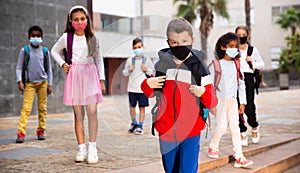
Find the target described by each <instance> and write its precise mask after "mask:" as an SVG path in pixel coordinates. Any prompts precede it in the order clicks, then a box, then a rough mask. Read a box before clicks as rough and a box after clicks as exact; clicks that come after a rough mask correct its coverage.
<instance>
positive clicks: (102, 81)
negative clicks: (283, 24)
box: [100, 80, 106, 94]
mask: <svg viewBox="0 0 300 173" xmlns="http://www.w3.org/2000/svg"><path fill="white" fill-rule="evenodd" d="M100 86H101V90H102V94H103V93H104V92H105V90H106V88H105V81H104V80H100Z"/></svg>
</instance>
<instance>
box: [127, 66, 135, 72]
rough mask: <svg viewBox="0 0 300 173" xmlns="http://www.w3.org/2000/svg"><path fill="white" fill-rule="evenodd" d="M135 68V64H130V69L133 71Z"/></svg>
mask: <svg viewBox="0 0 300 173" xmlns="http://www.w3.org/2000/svg"><path fill="white" fill-rule="evenodd" d="M134 69H135V66H134V65H130V66H129V69H128V70H129V72H130V73H131V72H132V71H133V70H134Z"/></svg>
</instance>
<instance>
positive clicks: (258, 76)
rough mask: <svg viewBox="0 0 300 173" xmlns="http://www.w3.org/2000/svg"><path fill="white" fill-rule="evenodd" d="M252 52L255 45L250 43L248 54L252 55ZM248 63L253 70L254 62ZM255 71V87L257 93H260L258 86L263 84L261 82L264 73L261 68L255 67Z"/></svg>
mask: <svg viewBox="0 0 300 173" xmlns="http://www.w3.org/2000/svg"><path fill="white" fill-rule="evenodd" d="M252 53H253V46H251V45H250V44H249V46H248V50H247V56H251V55H252ZM248 65H249V67H250V68H251V69H252V70H253V65H252V63H251V62H248ZM253 71H254V72H253V76H254V88H255V90H256V94H258V88H259V86H260V84H261V82H262V76H263V74H262V72H261V70H259V69H257V68H256V69H254V70H253Z"/></svg>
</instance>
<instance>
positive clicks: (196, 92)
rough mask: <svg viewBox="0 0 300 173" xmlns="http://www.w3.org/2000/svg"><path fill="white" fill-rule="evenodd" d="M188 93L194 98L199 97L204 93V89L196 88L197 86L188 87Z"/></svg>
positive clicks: (201, 87)
mask: <svg viewBox="0 0 300 173" xmlns="http://www.w3.org/2000/svg"><path fill="white" fill-rule="evenodd" d="M189 91H190V93H191V94H193V95H194V96H196V97H201V96H202V94H203V93H204V92H205V87H203V86H198V85H190V87H189Z"/></svg>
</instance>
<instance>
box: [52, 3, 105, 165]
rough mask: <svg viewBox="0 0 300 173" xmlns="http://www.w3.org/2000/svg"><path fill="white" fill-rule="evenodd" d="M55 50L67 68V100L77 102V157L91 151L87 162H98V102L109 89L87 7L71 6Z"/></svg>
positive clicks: (59, 60)
mask: <svg viewBox="0 0 300 173" xmlns="http://www.w3.org/2000/svg"><path fill="white" fill-rule="evenodd" d="M70 38H72V39H70ZM70 40H71V41H70ZM63 49H66V51H67V55H66V56H67V57H66V59H63V58H62V56H61V54H60V52H62V51H63ZM51 54H52V56H53V58H54V60H55V61H56V62H57V63H58V64H59V65H60V66H61V67H62V68H63V70H64V71H65V72H66V78H65V86H64V104H65V105H66V106H73V110H74V121H75V133H76V138H77V143H78V148H79V151H78V153H77V155H76V158H75V161H76V162H83V161H84V160H85V157H86V155H87V163H89V164H92V163H98V154H97V148H96V139H97V132H98V119H97V105H98V103H100V102H102V100H103V96H102V91H101V89H102V90H103V91H104V89H105V87H104V80H105V77H104V67H103V59H102V57H101V55H100V51H99V43H98V40H97V38H96V37H95V36H94V34H93V31H92V23H91V20H90V18H89V14H88V12H87V10H86V9H85V7H83V6H74V7H72V8H71V9H70V11H69V13H68V16H67V22H66V29H65V33H64V34H63V35H62V36H61V37H60V38H59V40H58V41H57V42H56V43H55V45H54V46H53V48H52V50H51ZM84 107H85V108H86V112H87V116H88V131H89V145H88V153H87V150H86V145H85V133H84V114H85V110H84Z"/></svg>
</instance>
